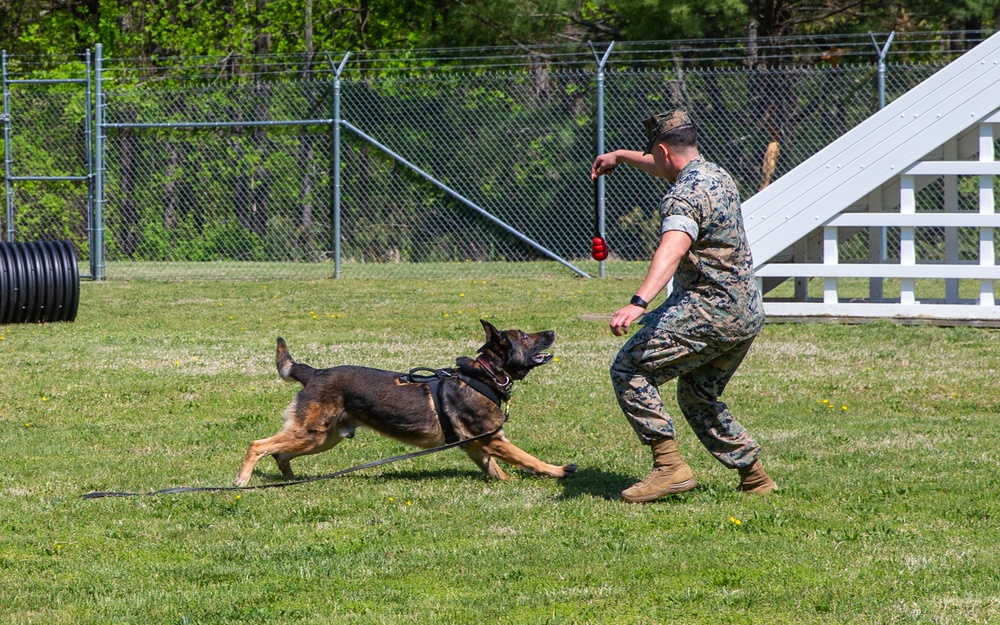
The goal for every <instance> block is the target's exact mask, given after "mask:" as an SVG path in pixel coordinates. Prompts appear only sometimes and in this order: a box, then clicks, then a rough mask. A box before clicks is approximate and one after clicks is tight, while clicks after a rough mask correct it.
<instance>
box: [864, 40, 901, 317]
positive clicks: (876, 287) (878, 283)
mask: <svg viewBox="0 0 1000 625" xmlns="http://www.w3.org/2000/svg"><path fill="white" fill-rule="evenodd" d="M868 35H869V36H870V37H871V38H872V45H873V46H875V53H876V54H877V55H878V63H877V66H876V67H877V69H878V109H879V110H880V111H881V110H882V109H884V108H885V57H886V56H888V54H889V46H891V45H892V38H893V37H895V36H896V31H892V32H891V33H889V38H888V39H886V41H885V46H882V47H881V48H880V47H879V45H878V42H877V41H875V35H874V34H872V33H868ZM879 231H880V232H879V236H880V237H881V238H882V242H881V245H880V246H879V247H880V249H881V250H882V258H881V262H883V263H884V262H885V261H886V257H885V252H886V250H887V249H888V243H889V241H888V238H889V237H888V230H886V228H885V226H883V227H881V228H880V229H879ZM868 236H869V237H871V236H873V233H872V229H869V231H868ZM883 284H884V283H883V279H882V278H869V279H868V290H869V294H871V293H876V292H877V293H878V297H879V299H881V298H882V285H883Z"/></svg>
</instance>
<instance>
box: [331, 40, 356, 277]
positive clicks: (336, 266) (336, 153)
mask: <svg viewBox="0 0 1000 625" xmlns="http://www.w3.org/2000/svg"><path fill="white" fill-rule="evenodd" d="M350 57H351V53H350V52H347V53H345V54H344V58H343V59H341V61H340V65H339V66H337V67H335V68H334V74H333V171H332V172H330V173H331V183H332V184H333V277H334V278H335V279H339V278H340V75H341V73H342V72H343V71H344V65H346V64H347V59H349V58H350ZM329 58H330V57H329V55H327V60H329ZM330 65H333V63H332V61H331V62H330Z"/></svg>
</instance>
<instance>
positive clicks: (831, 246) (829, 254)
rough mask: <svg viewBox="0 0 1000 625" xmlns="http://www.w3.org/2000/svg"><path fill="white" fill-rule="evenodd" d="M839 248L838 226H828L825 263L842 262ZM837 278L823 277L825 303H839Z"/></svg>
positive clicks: (825, 233)
mask: <svg viewBox="0 0 1000 625" xmlns="http://www.w3.org/2000/svg"><path fill="white" fill-rule="evenodd" d="M839 256H840V255H839V250H838V249H837V227H836V226H826V227H824V228H823V264H824V265H837V264H839V263H840V259H839ZM839 301H840V300H839V298H838V297H837V278H823V303H824V304H837V303H839Z"/></svg>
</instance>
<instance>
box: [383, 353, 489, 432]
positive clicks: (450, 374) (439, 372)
mask: <svg viewBox="0 0 1000 625" xmlns="http://www.w3.org/2000/svg"><path fill="white" fill-rule="evenodd" d="M424 372H426V373H424ZM445 378H455V379H457V380H461V381H462V382H463V383H465V384H466V385H468V386H470V387H472V388H474V389H475V390H477V391H479V394H481V395H483V396H484V397H486V398H487V399H489V400H490V401H492V402H493V403H494V404H496V405H497V407H500V406H501V405H502V403H503V400H504V399H507V398H505V397H504V396H503V395H501V394H500V391H498V390H497V389H495V388H493V387H492V386H490V385H489V384H486V383H485V382H483V381H482V380H477V379H476V378H473V377H471V376H468V375H465V374H464V373H461V372H459V371H457V370H455V369H428V368H427V367H417V368H416V369H410V372H409V373H407V374H404V375H401V376H400V377H399V379H400V380H401V381H403V382H406V383H415V384H426V385H427V386H428V387H429V388H430V391H431V399H432V400H433V401H434V412H436V413H437V417H438V421H440V422H441V431H442V432H444V442H445V444H446V445H450V444H452V443H455V442H458V440H459V439H458V434H456V433H455V424H454V423H452V422H451V418H450V417H449V416H448V415H447V414H445V412H444V400H443V399H442V398H441V381H442V380H444V379H445Z"/></svg>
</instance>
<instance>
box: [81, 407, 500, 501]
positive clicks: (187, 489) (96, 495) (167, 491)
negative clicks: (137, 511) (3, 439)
mask: <svg viewBox="0 0 1000 625" xmlns="http://www.w3.org/2000/svg"><path fill="white" fill-rule="evenodd" d="M507 417H508V415H507V414H506V413H505V414H504V416H503V421H504V423H506V422H507ZM504 423H501V424H500V427H498V428H497V429H495V430H493V431H492V432H487V433H485V434H478V435H476V436H473V437H471V438H467V439H465V440H461V441H455V442H453V443H446V444H444V445H441V446H440V447H434V448H432V449H421V450H420V451H414V452H410V453H408V454H403V455H401V456H393V457H391V458H383V459H382V460H373V461H372V462H366V463H364V464H359V465H357V466H354V467H351V468H349V469H343V470H341V471H337V472H336V473H329V474H327V475H318V476H316V477H307V478H303V479H301V480H290V481H288V482H273V483H271V484H258V485H255V486H178V487H176V488H164V489H162V490H155V491H153V492H150V493H123V492H116V491H97V492H93V493H87V494H85V495H80V497H81V498H83V499H100V498H101V497H150V496H153V495H173V494H175V493H196V492H206V491H208V492H222V491H230V490H238V491H240V490H261V489H264V488H284V487H285V486H295V485H297V484H307V483H309V482H318V481H320V480H330V479H333V478H335V477H340V476H342V475H347V474H348V473H354V472H355V471H360V470H362V469H370V468H372V467H378V466H381V465H383V464H389V463H392V462H399V461H400V460H409V459H410V458H418V457H420V456H426V455H428V454H434V453H437V452H439V451H444V450H446V449H451V448H453V447H460V446H462V445H465V444H467V443H471V442H473V441H477V440H479V439H481V438H487V437H489V436H493V435H494V434H496V433H497V432H499V431H500V430H502V429H503V426H504Z"/></svg>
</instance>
